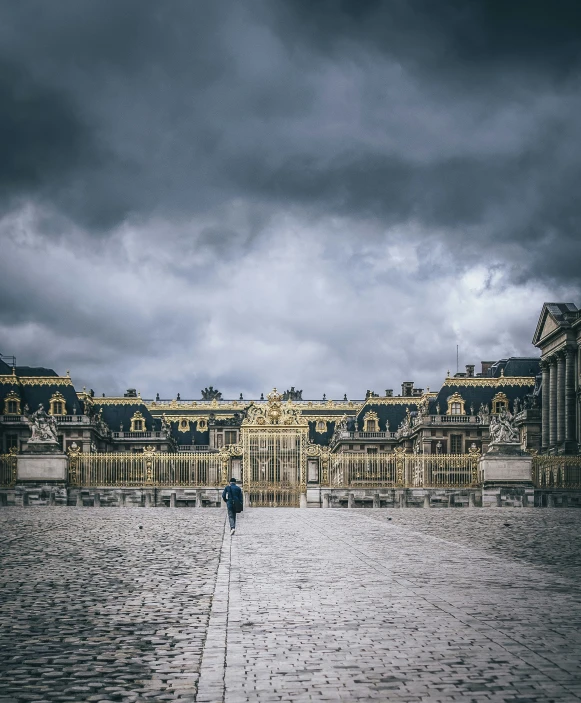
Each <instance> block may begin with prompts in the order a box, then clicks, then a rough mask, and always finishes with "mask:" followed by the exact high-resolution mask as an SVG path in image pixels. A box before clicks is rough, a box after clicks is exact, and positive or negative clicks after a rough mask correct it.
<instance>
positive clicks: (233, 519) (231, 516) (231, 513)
mask: <svg viewBox="0 0 581 703" xmlns="http://www.w3.org/2000/svg"><path fill="white" fill-rule="evenodd" d="M228 520H230V529H231V530H233V529H234V528H235V527H236V513H235V512H234V508H231V507H230V506H228Z"/></svg>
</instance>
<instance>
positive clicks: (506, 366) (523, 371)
mask: <svg viewBox="0 0 581 703" xmlns="http://www.w3.org/2000/svg"><path fill="white" fill-rule="evenodd" d="M540 370H541V360H540V358H539V357H536V356H530V357H529V356H511V357H509V358H508V359H500V360H499V361H496V362H495V363H494V364H492V366H491V367H490V368H489V370H488V374H487V376H488V377H492V378H500V376H501V375H502V373H503V372H504V375H505V376H513V377H514V376H536V375H537V374H538V373H539V372H540Z"/></svg>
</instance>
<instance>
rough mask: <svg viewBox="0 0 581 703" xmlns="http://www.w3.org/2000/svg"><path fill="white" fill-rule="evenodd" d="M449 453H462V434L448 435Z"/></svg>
mask: <svg viewBox="0 0 581 703" xmlns="http://www.w3.org/2000/svg"><path fill="white" fill-rule="evenodd" d="M450 453H451V454H462V435H461V434H451V435H450Z"/></svg>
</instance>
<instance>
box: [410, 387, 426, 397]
mask: <svg viewBox="0 0 581 703" xmlns="http://www.w3.org/2000/svg"><path fill="white" fill-rule="evenodd" d="M423 392H424V389H423V388H414V389H413V391H412V395H413V396H421V395H423Z"/></svg>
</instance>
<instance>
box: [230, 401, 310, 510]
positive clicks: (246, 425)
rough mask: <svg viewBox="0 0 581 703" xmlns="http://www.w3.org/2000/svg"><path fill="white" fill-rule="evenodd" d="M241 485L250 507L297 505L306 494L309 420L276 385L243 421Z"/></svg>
mask: <svg viewBox="0 0 581 703" xmlns="http://www.w3.org/2000/svg"><path fill="white" fill-rule="evenodd" d="M241 429H242V452H243V455H242V456H243V467H244V469H243V488H244V492H245V493H246V495H248V499H249V501H250V506H251V507H281V506H287V507H299V504H300V496H301V493H306V489H307V477H306V451H305V448H306V445H307V441H308V435H309V423H308V421H307V420H306V419H305V418H303V416H302V415H301V412H300V410H298V409H297V408H295V407H293V405H292V402H290V401H288V402H286V403H283V402H282V396H281V395H280V393H278V391H277V390H276V388H275V389H274V390H273V391H272V392H271V393H269V395H268V403H267V404H266V406H257V405H252V406H251V407H250V408H249V409H248V413H247V416H246V418H245V419H244V421H243V423H242V428H241Z"/></svg>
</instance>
